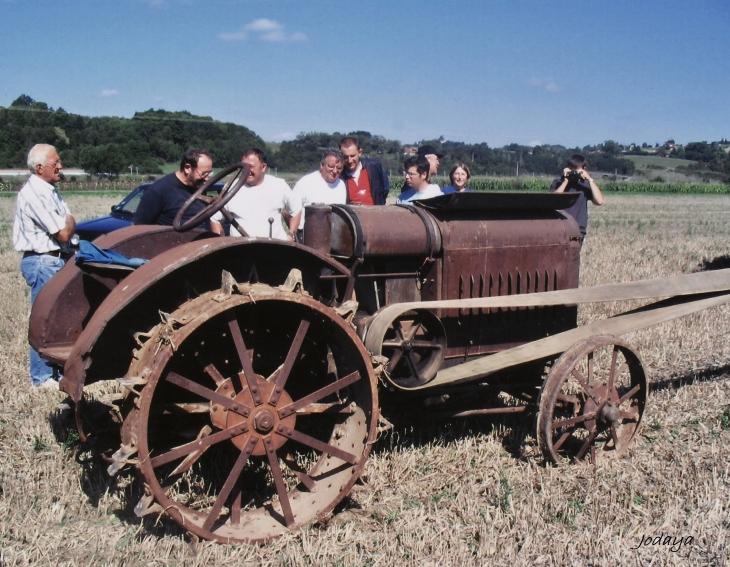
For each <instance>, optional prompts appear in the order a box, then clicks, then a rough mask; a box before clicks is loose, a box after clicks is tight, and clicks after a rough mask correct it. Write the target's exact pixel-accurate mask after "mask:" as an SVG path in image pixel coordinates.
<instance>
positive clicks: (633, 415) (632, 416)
mask: <svg viewBox="0 0 730 567" xmlns="http://www.w3.org/2000/svg"><path fill="white" fill-rule="evenodd" d="M631 409H633V410H636V411H633V412H628V411H619V415H620V416H621V418H622V419H628V420H629V421H639V410H638V408H631Z"/></svg>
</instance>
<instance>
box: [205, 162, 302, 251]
mask: <svg viewBox="0 0 730 567" xmlns="http://www.w3.org/2000/svg"><path fill="white" fill-rule="evenodd" d="M241 161H242V162H243V163H245V164H248V166H249V167H250V168H251V169H250V171H249V174H248V177H247V178H246V183H245V184H244V185H243V187H241V188H240V189H239V190H238V193H236V194H235V195H234V196H233V198H232V199H231V200H230V201H228V204H227V205H226V209H227V210H228V212H230V213H231V215H233V218H234V219H235V220H236V222H237V223H238V225H239V226H240V227H241V228H242V229H243V230H244V232H245V233H246V236H257V237H262V238H268V237H269V236H270V237H271V238H274V239H277V240H292V241H293V240H295V234H296V231H297V226H298V224H299V215H300V213H301V210H302V204H301V201H300V199H299V198H298V197H296V196H295V195H294V193H293V192H292V190H291V189H289V185H287V184H286V181H284V180H283V179H280V178H278V177H274V176H273V175H268V174H267V173H266V170H267V169H268V167H269V164H268V161H267V159H266V154H264V152H263V151H261V150H260V149H259V148H251V149H249V150H246V153H244V154H243V157H242V158H241ZM282 216H283V217H284V220H285V222H286V223H287V225H288V230H285V229H284V225H283V224H282ZM210 221H211V222H210V226H211V230H212V231H213V232H215V233H217V234H223V225H222V224H221V223H222V221H223V213H222V212H220V211H219V212H217V213H216V214H215V215H213V216H212V217H211V219H210ZM269 221H271V222H269ZM230 234H231V236H243V235H242V234H241V233H240V232H239V231H238V230H236V228H235V227H234V226H232V227H231V233H230Z"/></svg>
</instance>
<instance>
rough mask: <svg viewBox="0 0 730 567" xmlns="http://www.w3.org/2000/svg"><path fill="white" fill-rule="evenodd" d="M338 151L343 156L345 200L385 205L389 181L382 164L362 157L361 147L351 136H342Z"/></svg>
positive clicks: (363, 203)
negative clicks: (345, 187) (345, 186)
mask: <svg viewBox="0 0 730 567" xmlns="http://www.w3.org/2000/svg"><path fill="white" fill-rule="evenodd" d="M340 151H341V152H342V155H343V156H344V157H345V168H344V170H343V171H342V180H343V181H344V182H345V184H346V185H347V202H348V203H360V204H362V205H385V199H386V198H387V197H388V192H389V191H390V182H389V181H388V174H387V173H385V169H384V168H383V164H382V163H380V161H378V160H377V159H370V158H364V157H362V148H361V147H360V144H359V142H358V141H357V140H356V139H355V138H353V137H352V136H347V137H346V138H342V141H340Z"/></svg>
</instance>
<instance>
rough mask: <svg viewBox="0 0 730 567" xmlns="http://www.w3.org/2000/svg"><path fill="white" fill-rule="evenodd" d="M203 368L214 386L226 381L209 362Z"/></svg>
mask: <svg viewBox="0 0 730 567" xmlns="http://www.w3.org/2000/svg"><path fill="white" fill-rule="evenodd" d="M203 370H205V373H206V374H207V375H208V376H210V377H211V378H212V379H213V381H214V382H215V385H216V386H220V385H221V384H222V383H223V382H225V381H226V379H225V378H223V376H222V375H221V373H220V372H218V369H217V368H216V367H215V366H214V365H212V364H209V365H208V366H206V367H205V368H204V369H203Z"/></svg>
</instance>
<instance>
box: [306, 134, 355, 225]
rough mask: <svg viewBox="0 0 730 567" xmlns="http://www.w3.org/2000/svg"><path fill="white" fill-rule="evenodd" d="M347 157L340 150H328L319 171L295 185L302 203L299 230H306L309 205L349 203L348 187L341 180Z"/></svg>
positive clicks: (308, 175) (320, 163)
mask: <svg viewBox="0 0 730 567" xmlns="http://www.w3.org/2000/svg"><path fill="white" fill-rule="evenodd" d="M344 165H345V157H344V156H343V155H342V152H341V151H340V150H339V149H338V148H328V149H327V151H325V152H324V155H323V156H322V160H321V161H320V162H319V171H314V172H312V173H309V174H307V175H305V176H304V177H302V178H301V179H300V180H299V181H297V183H296V185H294V195H296V197H297V199H300V200H301V203H302V215H301V219H300V221H299V230H303V229H304V207H306V206H307V205H314V204H315V203H316V204H320V205H344V204H345V203H347V185H345V182H344V181H343V180H342V179H341V178H340V174H341V173H342V168H343V167H344Z"/></svg>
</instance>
